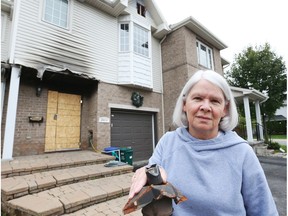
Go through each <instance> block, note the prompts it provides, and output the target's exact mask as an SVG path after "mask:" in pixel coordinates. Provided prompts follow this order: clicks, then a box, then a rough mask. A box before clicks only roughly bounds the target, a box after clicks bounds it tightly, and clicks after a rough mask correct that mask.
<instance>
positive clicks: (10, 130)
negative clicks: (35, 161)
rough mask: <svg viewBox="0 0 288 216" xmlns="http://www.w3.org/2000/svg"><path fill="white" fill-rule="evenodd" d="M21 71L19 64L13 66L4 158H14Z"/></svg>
mask: <svg viewBox="0 0 288 216" xmlns="http://www.w3.org/2000/svg"><path fill="white" fill-rule="evenodd" d="M20 73H21V69H20V67H19V66H13V67H12V69H11V78H10V87H9V97H8V105H7V115H6V123H5V131H4V142H3V155H2V160H12V159H13V158H12V155H13V145H14V134H15V124H16V114H17V102H18V94H19V83H20Z"/></svg>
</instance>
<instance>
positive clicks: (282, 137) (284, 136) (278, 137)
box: [271, 135, 287, 139]
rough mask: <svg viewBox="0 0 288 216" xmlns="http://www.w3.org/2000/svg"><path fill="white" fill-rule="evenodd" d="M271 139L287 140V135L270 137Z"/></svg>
mask: <svg viewBox="0 0 288 216" xmlns="http://www.w3.org/2000/svg"><path fill="white" fill-rule="evenodd" d="M271 139H287V135H271Z"/></svg>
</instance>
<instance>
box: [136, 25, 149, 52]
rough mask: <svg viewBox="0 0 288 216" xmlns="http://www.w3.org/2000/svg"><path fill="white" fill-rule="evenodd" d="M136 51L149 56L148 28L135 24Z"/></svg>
mask: <svg viewBox="0 0 288 216" xmlns="http://www.w3.org/2000/svg"><path fill="white" fill-rule="evenodd" d="M133 47H134V48H133V50H134V52H135V53H138V54H141V55H144V56H147V57H148V56H149V43H148V30H145V29H144V28H141V27H140V26H138V25H134V46H133Z"/></svg>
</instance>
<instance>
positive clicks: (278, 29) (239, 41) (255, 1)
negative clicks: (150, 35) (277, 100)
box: [155, 0, 288, 68]
mask: <svg viewBox="0 0 288 216" xmlns="http://www.w3.org/2000/svg"><path fill="white" fill-rule="evenodd" d="M155 2H156V4H157V6H158V7H159V9H160V12H161V13H162V15H163V16H164V18H165V19H166V21H167V23H168V24H169V25H170V24H174V23H177V22H179V21H182V20H183V19H185V18H187V17H190V16H192V17H193V18H194V19H196V20H197V21H198V22H200V23H201V24H202V25H203V26H204V27H206V28H207V29H208V30H209V31H210V32H211V33H212V34H213V35H214V36H216V37H217V38H218V39H220V40H221V41H222V42H223V43H224V44H226V45H227V46H228V48H226V49H224V50H222V51H221V56H222V57H223V58H225V59H226V60H228V61H229V62H230V63H232V62H233V61H234V56H235V54H239V53H241V52H242V51H243V50H244V49H246V48H247V47H248V46H249V45H252V46H253V47H255V46H256V45H257V46H259V45H264V44H265V42H268V43H269V44H270V45H271V50H272V51H273V52H275V53H276V54H277V56H282V57H283V60H284V61H285V64H286V67H287V68H288V28H287V27H288V12H287V11H288V1H287V0H274V1H272V0H241V1H240V0H238V1H235V0H217V1H215V0H198V1H195V0H155Z"/></svg>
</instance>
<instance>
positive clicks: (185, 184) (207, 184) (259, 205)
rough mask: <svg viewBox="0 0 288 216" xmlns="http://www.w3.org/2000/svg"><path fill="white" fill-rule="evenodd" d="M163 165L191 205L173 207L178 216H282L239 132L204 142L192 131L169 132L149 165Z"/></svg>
mask: <svg viewBox="0 0 288 216" xmlns="http://www.w3.org/2000/svg"><path fill="white" fill-rule="evenodd" d="M155 163H156V164H159V165H160V166H162V167H163V168H164V169H165V170H166V172H167V174H168V181H169V182H170V183H172V184H173V185H174V186H175V187H176V188H177V189H178V190H180V191H181V192H182V193H183V195H185V196H186V197H187V198H188V200H187V201H185V202H182V203H180V204H178V205H175V203H174V204H173V205H174V206H173V208H174V213H173V215H177V216H186V215H187V216H188V215H189V216H193V215H195V216H217V215H219V216H226V215H227V216H228V215H229V216H240V215H241V216H245V215H248V216H277V215H278V213H277V209H276V205H275V202H274V200H273V197H272V194H271V192H270V189H269V186H268V184H267V180H266V178H265V175H264V172H263V169H262V167H261V165H260V163H259V161H258V158H257V157H256V155H255V153H254V152H253V149H252V148H251V147H250V146H249V145H248V143H247V142H246V141H245V140H243V139H242V138H241V137H239V136H238V135H237V134H236V133H235V132H232V131H228V132H221V133H219V136H218V137H217V138H214V139H211V140H198V139H195V138H193V137H192V136H191V135H190V134H189V132H188V131H187V129H186V128H178V129H177V130H176V131H172V132H167V133H166V134H165V135H164V136H163V137H162V138H161V139H160V141H159V143H158V144H157V146H156V148H155V151H154V153H153V155H152V157H151V158H150V160H149V164H155Z"/></svg>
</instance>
